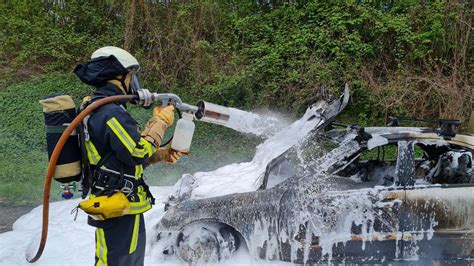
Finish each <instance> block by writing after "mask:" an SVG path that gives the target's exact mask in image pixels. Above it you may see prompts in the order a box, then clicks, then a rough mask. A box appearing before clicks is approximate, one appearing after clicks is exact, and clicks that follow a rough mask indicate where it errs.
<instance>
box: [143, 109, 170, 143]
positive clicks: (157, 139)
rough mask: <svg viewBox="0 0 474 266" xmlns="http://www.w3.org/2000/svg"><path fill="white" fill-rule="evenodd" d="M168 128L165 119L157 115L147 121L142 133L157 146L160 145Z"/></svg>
mask: <svg viewBox="0 0 474 266" xmlns="http://www.w3.org/2000/svg"><path fill="white" fill-rule="evenodd" d="M166 128H168V125H167V124H166V123H165V122H164V121H163V120H161V119H160V118H158V117H157V116H152V117H151V118H150V120H148V123H146V125H145V129H144V130H143V131H142V133H141V135H142V137H143V138H144V139H146V140H147V141H148V142H150V143H152V144H153V145H155V147H160V144H161V141H162V140H163V136H164V135H165V131H166Z"/></svg>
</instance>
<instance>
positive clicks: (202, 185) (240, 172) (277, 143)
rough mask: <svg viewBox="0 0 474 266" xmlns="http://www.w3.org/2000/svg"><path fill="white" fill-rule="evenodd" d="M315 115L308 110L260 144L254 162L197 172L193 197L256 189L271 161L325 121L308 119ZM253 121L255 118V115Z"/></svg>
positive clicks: (245, 116)
mask: <svg viewBox="0 0 474 266" xmlns="http://www.w3.org/2000/svg"><path fill="white" fill-rule="evenodd" d="M240 112H241V111H240ZM240 114H242V113H240ZM234 115H235V114H234ZM312 115H314V111H313V110H310V109H308V110H307V111H306V113H305V115H303V117H302V118H301V119H299V120H297V121H295V122H294V123H292V124H291V125H290V126H289V127H286V128H284V129H283V130H281V131H280V132H278V133H277V134H275V135H273V136H272V137H270V138H268V139H267V140H265V142H263V143H262V144H260V145H259V146H257V151H256V152H255V155H254V157H253V159H252V161H250V162H243V163H234V164H229V165H226V166H224V167H221V168H218V169H216V170H214V171H210V172H197V173H195V174H194V178H195V182H194V184H193V190H192V194H191V197H192V198H195V199H198V198H208V197H216V196H222V195H227V194H232V193H243V192H249V191H254V190H256V189H257V188H258V187H259V186H260V182H259V178H260V177H261V176H263V174H264V172H265V168H266V166H267V164H268V163H269V162H270V161H271V160H273V159H274V158H276V157H278V156H279V155H281V154H282V153H283V152H285V151H286V150H288V149H289V148H290V147H292V146H294V145H295V144H297V143H298V142H299V141H301V140H302V139H303V138H304V137H305V136H306V135H308V133H309V132H310V131H311V130H312V129H314V128H315V127H316V126H317V125H318V124H319V123H321V121H322V119H321V118H314V119H311V120H310V121H308V119H309V118H310V117H311V116H312ZM235 117H237V116H235ZM246 118H248V116H247V115H246V114H245V115H244V116H242V117H240V118H238V119H236V121H241V120H245V119H246ZM250 121H251V122H252V121H254V120H253V118H252V117H251V118H250ZM240 125H243V126H242V128H246V127H247V125H249V123H246V122H243V123H240Z"/></svg>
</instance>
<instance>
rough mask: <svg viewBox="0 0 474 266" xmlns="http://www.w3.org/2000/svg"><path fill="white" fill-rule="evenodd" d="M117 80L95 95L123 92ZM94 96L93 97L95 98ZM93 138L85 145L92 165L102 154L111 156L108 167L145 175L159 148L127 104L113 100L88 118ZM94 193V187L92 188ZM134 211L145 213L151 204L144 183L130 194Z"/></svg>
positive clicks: (106, 166) (132, 210) (90, 133)
mask: <svg viewBox="0 0 474 266" xmlns="http://www.w3.org/2000/svg"><path fill="white" fill-rule="evenodd" d="M120 93H121V92H120V90H119V89H118V88H116V87H115V86H114V85H113V84H107V85H105V86H103V87H100V88H98V89H97V92H96V93H95V95H94V96H95V97H104V96H111V95H117V94H120ZM94 99H96V98H94V97H93V100H92V101H94ZM86 128H87V132H88V135H89V138H88V139H86V142H85V146H86V150H87V157H88V160H89V162H90V164H91V165H97V164H98V162H99V161H100V159H101V158H102V156H106V155H107V154H109V155H108V156H107V159H106V160H105V163H104V166H103V167H105V168H107V169H110V170H113V171H117V172H121V171H123V173H124V174H127V175H131V176H134V177H135V179H137V180H138V179H140V178H143V170H144V165H145V163H146V162H147V160H148V158H149V157H150V156H151V155H152V154H153V153H155V152H156V151H157V148H156V147H155V146H154V145H153V144H151V143H149V142H148V141H147V140H145V139H144V138H142V137H141V135H140V133H139V132H138V128H137V122H136V121H135V120H134V119H133V118H132V117H131V115H130V114H129V113H128V111H127V110H126V109H125V106H124V105H123V104H120V103H110V104H106V105H103V106H101V107H99V108H98V109H97V110H96V111H94V112H93V113H92V114H91V115H90V116H89V118H88V120H87V122H86ZM92 193H94V189H92ZM128 199H129V201H130V204H131V214H138V213H143V212H145V211H147V210H149V209H150V208H151V204H150V202H149V200H148V199H147V195H146V192H145V191H144V190H143V187H142V186H139V187H138V188H137V189H135V191H134V193H132V194H131V195H129V197H128Z"/></svg>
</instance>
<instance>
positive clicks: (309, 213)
mask: <svg viewBox="0 0 474 266" xmlns="http://www.w3.org/2000/svg"><path fill="white" fill-rule="evenodd" d="M347 100H348V91H346V93H345V95H343V96H342V97H341V98H340V99H337V100H335V101H333V102H332V103H328V102H323V103H321V102H320V103H318V104H317V105H316V106H317V108H316V107H315V110H313V116H312V119H313V120H314V119H316V120H318V122H317V123H315V125H314V127H313V128H312V129H311V130H310V131H309V132H308V134H307V135H306V136H305V138H304V139H303V140H301V141H299V142H298V143H296V144H295V145H293V146H291V147H290V148H289V149H287V150H285V151H284V152H282V153H281V154H279V155H278V156H276V157H274V158H272V159H271V160H270V161H269V162H268V163H267V164H266V167H265V169H264V172H263V173H262V174H259V175H258V178H257V179H256V180H255V181H254V183H253V184H254V187H255V189H254V190H253V191H246V192H241V191H235V193H232V194H227V195H220V196H212V197H207V198H196V197H193V190H194V189H196V184H195V183H196V180H195V179H194V178H193V176H190V175H188V176H185V177H183V178H182V180H181V182H180V183H179V187H180V189H179V190H178V191H177V192H176V194H175V195H174V196H173V197H171V198H170V200H169V202H168V203H167V212H166V213H165V215H164V217H163V218H162V219H161V221H160V223H159V224H158V225H156V227H155V229H156V236H155V237H156V240H157V243H162V244H161V246H160V247H161V249H162V250H161V251H160V252H163V253H164V254H167V255H169V256H178V257H180V258H181V259H182V260H184V261H186V262H189V263H195V262H217V261H221V260H225V259H228V258H230V257H232V256H233V254H235V252H236V251H238V250H239V249H246V250H247V252H249V254H250V255H251V256H252V257H253V258H255V259H267V260H281V261H288V262H294V263H318V262H345V263H349V262H353V263H361V262H384V261H391V260H412V259H419V260H430V261H432V260H443V261H445V260H468V259H469V258H472V257H474V172H473V165H472V154H473V150H474V136H472V135H468V134H459V133H457V134H456V133H455V132H454V130H453V129H454V124H455V123H454V122H453V121H438V122H439V125H440V127H434V128H433V127H400V126H398V124H397V123H392V126H390V127H366V128H362V127H359V126H356V125H352V126H346V125H340V124H337V123H335V117H336V116H337V114H339V113H340V112H341V111H342V110H343V109H344V107H345V106H346V104H347ZM313 107H314V106H313ZM305 119H308V120H309V118H305ZM394 121H395V122H400V121H399V120H397V119H394ZM237 182H239V180H236V183H237ZM225 185H226V184H222V186H225ZM227 185H229V184H227ZM163 243H164V244H163Z"/></svg>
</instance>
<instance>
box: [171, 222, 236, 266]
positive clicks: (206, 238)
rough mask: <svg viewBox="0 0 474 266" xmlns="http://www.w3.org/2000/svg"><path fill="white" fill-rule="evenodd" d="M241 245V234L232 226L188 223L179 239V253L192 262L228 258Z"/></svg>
mask: <svg viewBox="0 0 474 266" xmlns="http://www.w3.org/2000/svg"><path fill="white" fill-rule="evenodd" d="M239 247H240V238H239V234H238V233H237V232H236V231H235V230H234V229H233V228H231V227H230V226H227V225H224V224H220V223H196V224H191V225H188V226H186V227H185V228H184V229H183V230H182V231H181V232H180V234H179V235H178V239H177V255H178V256H179V257H180V258H181V259H182V260H183V261H184V262H186V263H190V264H196V263H198V264H200V263H217V262H220V261H224V260H227V259H229V258H230V257H232V255H233V254H234V253H235V252H236V251H237V250H238V249H239Z"/></svg>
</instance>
